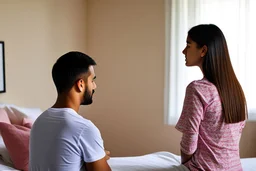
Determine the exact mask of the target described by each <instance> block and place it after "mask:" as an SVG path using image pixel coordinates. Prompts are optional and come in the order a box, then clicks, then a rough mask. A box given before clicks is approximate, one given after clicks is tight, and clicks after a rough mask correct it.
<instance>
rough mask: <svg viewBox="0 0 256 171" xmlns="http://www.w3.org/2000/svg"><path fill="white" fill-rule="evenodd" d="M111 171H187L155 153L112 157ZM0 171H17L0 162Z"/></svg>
mask: <svg viewBox="0 0 256 171" xmlns="http://www.w3.org/2000/svg"><path fill="white" fill-rule="evenodd" d="M241 162H242V166H243V171H256V158H243V159H241ZM108 163H109V165H110V167H111V169H112V171H188V169H186V168H185V167H184V166H181V165H180V156H178V155H175V154H172V153H169V152H156V153H151V154H147V155H143V156H134V157H112V158H110V159H109V160H108ZM0 171H18V170H16V169H14V168H13V167H11V166H9V165H8V164H6V163H5V162H4V161H2V160H0Z"/></svg>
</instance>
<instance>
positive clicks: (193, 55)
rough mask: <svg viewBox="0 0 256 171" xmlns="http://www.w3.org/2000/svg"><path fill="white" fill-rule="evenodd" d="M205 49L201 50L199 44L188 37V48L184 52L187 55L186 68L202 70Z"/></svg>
mask: <svg viewBox="0 0 256 171" xmlns="http://www.w3.org/2000/svg"><path fill="white" fill-rule="evenodd" d="M205 47H206V46H203V47H202V48H199V47H198V45H197V43H196V42H194V41H193V40H191V39H190V37H189V36H188V37H187V46H186V47H185V49H184V50H183V51H182V53H183V54H184V55H185V61H186V66H198V67H200V68H202V64H203V57H204V55H205V53H206V51H205Z"/></svg>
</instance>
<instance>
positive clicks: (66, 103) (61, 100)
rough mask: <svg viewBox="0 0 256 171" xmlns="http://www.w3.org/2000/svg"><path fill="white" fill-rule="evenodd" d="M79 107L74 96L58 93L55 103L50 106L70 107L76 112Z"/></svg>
mask: <svg viewBox="0 0 256 171" xmlns="http://www.w3.org/2000/svg"><path fill="white" fill-rule="evenodd" d="M79 107H80V105H79V103H77V102H76V100H75V99H74V98H72V97H71V96H68V95H58V97H57V100H56V102H55V104H54V105H53V106H52V108H71V109H73V110H75V111H76V112H78V110H79Z"/></svg>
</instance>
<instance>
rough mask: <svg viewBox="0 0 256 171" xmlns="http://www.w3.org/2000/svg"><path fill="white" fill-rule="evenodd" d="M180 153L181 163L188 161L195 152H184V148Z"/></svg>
mask: <svg viewBox="0 0 256 171" xmlns="http://www.w3.org/2000/svg"><path fill="white" fill-rule="evenodd" d="M180 154H181V163H182V164H184V163H186V162H188V161H189V160H190V159H191V158H192V156H193V154H191V155H188V154H185V153H183V152H182V150H180Z"/></svg>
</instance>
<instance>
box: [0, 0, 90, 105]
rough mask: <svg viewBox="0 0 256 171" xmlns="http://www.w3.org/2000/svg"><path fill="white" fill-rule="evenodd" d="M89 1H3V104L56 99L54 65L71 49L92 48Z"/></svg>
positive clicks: (46, 102) (43, 102)
mask: <svg viewBox="0 0 256 171" xmlns="http://www.w3.org/2000/svg"><path fill="white" fill-rule="evenodd" d="M85 9H86V1H84V0H72V1H69V0H41V1H38V0H36V1H35V0H23V1H20V0H1V1H0V40H2V41H4V42H5V63H6V91H7V92H6V93H3V94H0V103H12V104H16V105H19V106H26V107H40V108H42V109H46V108H47V107H49V105H52V103H53V102H54V101H55V97H56V93H55V88H54V85H53V82H52V79H51V67H52V65H53V63H54V62H55V60H56V59H57V57H59V56H60V55H62V54H63V53H65V52H67V51H69V50H81V51H85V49H86V24H85V22H86V12H85V11H86V10H85Z"/></svg>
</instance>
